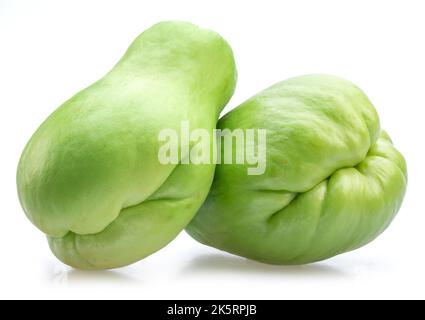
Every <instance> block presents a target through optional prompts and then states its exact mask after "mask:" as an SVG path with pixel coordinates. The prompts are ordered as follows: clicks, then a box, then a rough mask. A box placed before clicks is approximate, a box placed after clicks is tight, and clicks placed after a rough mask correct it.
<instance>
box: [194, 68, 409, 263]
mask: <svg viewBox="0 0 425 320" xmlns="http://www.w3.org/2000/svg"><path fill="white" fill-rule="evenodd" d="M218 127H219V128H221V129H224V128H229V129H235V128H243V129H244V128H246V129H248V128H262V129H267V169H266V172H265V174H264V175H260V176H248V175H247V174H246V172H247V171H246V166H244V165H218V166H217V168H216V174H215V178H214V182H213V185H212V188H211V191H210V194H209V196H208V198H207V200H206V202H205V203H204V204H203V206H202V207H201V209H200V211H199V212H198V214H197V215H196V216H195V218H194V219H193V220H192V222H191V223H190V224H189V226H188V227H187V231H188V233H189V234H190V235H191V236H192V237H193V238H195V239H196V240H198V241H200V242H202V243H204V244H206V245H209V246H213V247H216V248H218V249H221V250H225V251H228V252H230V253H234V254H237V255H240V256H244V257H247V258H251V259H255V260H258V261H262V262H266V263H271V264H304V263H310V262H314V261H318V260H323V259H326V258H329V257H332V256H334V255H337V254H340V253H343V252H346V251H350V250H353V249H356V248H359V247H361V246H363V245H365V244H367V243H368V242H370V241H371V240H373V239H375V238H376V237H377V236H378V235H379V234H380V233H381V232H383V231H384V230H385V228H387V226H388V225H389V224H390V222H391V221H392V220H393V218H394V216H395V215H396V213H397V211H398V209H399V208H400V205H401V202H402V199H403V196H404V193H405V189H406V183H407V173H406V163H405V161H404V159H403V156H402V155H401V154H400V153H399V152H398V151H397V150H396V149H395V148H394V147H393V145H392V143H391V140H390V138H389V137H388V135H387V134H386V133H385V132H383V131H381V130H380V127H379V119H378V115H377V113H376V111H375V109H374V107H373V106H372V104H371V103H370V101H369V100H368V98H367V97H366V96H365V94H364V93H363V92H362V91H361V90H360V89H359V88H357V87H356V86H355V85H353V84H352V83H350V82H348V81H346V80H343V79H340V78H337V77H333V76H326V75H308V76H302V77H297V78H293V79H289V80H287V81H283V82H281V83H278V84H276V85H274V86H272V87H271V88H268V89H266V90H264V91H262V92H260V93H259V94H257V95H256V96H254V97H253V98H251V99H249V100H248V101H246V102H245V103H243V104H242V105H240V106H239V107H237V108H236V109H234V110H233V111H231V112H229V113H228V114H227V115H225V116H224V117H223V118H222V119H221V120H220V121H219V124H218Z"/></svg>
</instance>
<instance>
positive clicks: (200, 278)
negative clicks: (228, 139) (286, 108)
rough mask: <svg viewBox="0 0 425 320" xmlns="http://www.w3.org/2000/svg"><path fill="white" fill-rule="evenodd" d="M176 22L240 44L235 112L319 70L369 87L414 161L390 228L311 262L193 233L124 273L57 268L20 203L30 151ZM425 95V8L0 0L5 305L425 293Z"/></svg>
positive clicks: (0, 287) (0, 285) (0, 240)
mask: <svg viewBox="0 0 425 320" xmlns="http://www.w3.org/2000/svg"><path fill="white" fill-rule="evenodd" d="M169 19H179V20H187V21H190V22H193V23H196V24H198V25H200V26H202V27H207V28H211V29H213V30H215V31H217V32H219V33H220V34H221V35H222V36H223V37H225V38H226V39H227V40H228V41H229V42H230V44H231V45H232V47H233V50H234V53H235V57H236V61H237V66H238V72H239V82H238V86H237V89H236V93H235V95H234V97H233V99H232V100H231V102H230V103H229V105H228V107H227V108H226V110H229V109H230V108H233V107H235V106H236V105H238V104H239V103H241V102H242V101H244V100H245V99H246V98H248V97H250V96H251V95H253V94H255V93H257V92H258V91H259V90H261V89H264V88H265V87H267V86H269V85H271V84H273V83H275V82H277V81H281V80H284V79H286V78H288V77H292V76H296V75H301V74H306V73H330V74H335V75H339V76H343V77H345V78H347V79H349V80H351V81H353V82H354V83H356V84H357V85H359V86H360V87H361V88H362V89H363V90H364V91H365V92H366V93H367V94H368V95H369V97H370V99H371V100H372V102H373V103H374V104H375V106H376V108H377V110H378V112H379V114H380V116H381V122H382V126H383V127H384V128H385V129H386V130H387V131H388V132H389V133H390V134H391V136H392V137H393V140H394V142H395V144H396V146H397V147H398V148H399V149H400V151H401V152H402V153H403V154H404V155H405V157H406V159H407V163H408V169H409V186H408V192H407V195H406V198H405V202H404V204H403V207H402V209H401V211H400V212H399V215H398V217H397V218H396V220H395V221H394V223H393V224H392V225H391V227H390V228H389V229H388V230H387V231H386V232H385V233H384V234H383V235H382V236H381V237H379V238H378V239H377V240H376V241H374V242H373V243H371V244H370V245H368V246H366V247H365V248H362V249H360V250H357V251H355V252H351V253H347V254H344V255H341V256H339V257H336V258H333V259H330V260H327V261H325V262H321V263H316V264H312V265H307V266H300V267H277V266H268V265H263V264H260V263H256V262H252V261H247V260H245V259H242V258H238V257H235V256H231V255H229V254H225V253H222V252H219V251H217V250H214V249H211V248H207V247H204V246H202V245H200V244H198V243H197V242H195V241H193V240H192V239H191V238H189V237H188V236H187V235H186V234H184V233H182V234H181V235H180V236H179V237H178V238H177V239H176V240H175V241H173V242H172V243H171V244H170V245H169V246H168V247H166V248H165V249H163V250H161V251H160V252H158V253H156V254H154V255H153V256H151V257H149V258H147V259H145V260H143V261H140V262H139V263H137V264H134V265H132V266H130V267H127V268H123V269H119V270H114V271H101V272H82V271H76V270H71V269H70V268H68V267H66V266H64V265H63V264H61V263H60V262H58V261H57V260H56V259H55V258H54V257H53V255H52V254H51V253H50V250H49V249H48V246H47V243H46V240H45V238H44V236H43V234H42V233H41V232H39V231H38V230H37V229H36V228H35V227H33V226H32V225H31V223H30V222H29V221H27V219H26V217H25V215H24V213H23V212H22V210H21V208H20V206H19V203H18V199H17V195H16V186H15V174H16V166H17V163H18V159H19V156H20V153H21V151H22V149H23V147H24V145H25V143H26V142H27V140H28V139H29V137H30V136H31V134H32V133H33V132H34V130H35V129H36V128H37V127H38V125H39V124H40V123H41V122H42V121H43V120H44V119H45V118H46V117H47V116H48V115H49V114H50V113H51V112H52V111H53V110H54V109H55V108H56V107H58V106H59V105H60V104H61V103H62V102H63V101H65V100H66V99H68V98H69V97H71V96H72V95H73V94H74V93H76V92H78V91H79V90H81V89H82V88H84V87H86V86H87V85H89V84H90V83H92V82H94V81H95V80H97V79H98V78H100V77H101V76H103V75H104V74H105V73H106V72H107V71H108V70H109V69H110V68H111V67H112V66H113V65H114V64H115V63H116V62H117V60H118V59H119V58H120V57H121V55H122V54H123V53H124V51H125V50H126V48H127V46H128V45H129V44H130V43H131V41H132V40H133V39H134V38H135V37H136V36H137V35H138V34H139V33H140V32H142V31H143V30H144V29H146V28H148V27H150V26H151V25H152V24H154V23H156V22H158V21H161V20H169ZM424 97H425V5H424V2H423V1H408V0H403V1H390V0H386V1H370V0H368V1H361V0H356V1H341V0H339V1H317V0H316V1H300V0H297V1H265V0H261V1H260V0H258V1H229V0H225V1H219V0H213V1H199V0H198V1H196V0H194V1H158V0H155V1H133V2H131V1H123V0H120V1H115V2H109V1H76V0H74V1H63V2H62V1H41V0H40V1H22V0H21V1H17V0H10V1H9V0H0V113H1V117H0V130H1V132H0V139H1V149H0V150H1V153H0V156H1V157H0V170H1V172H0V174H1V175H0V199H1V202H0V211H1V213H0V214H1V220H0V221H1V222H0V298H144V299H146V298H147V299H157V298H163V299H166V298H173V299H176V298H180V299H185V298H200V299H203V298H211V299H217V298H223V299H227V298H234V299H237V298H240V299H243V298H251V299H283V298H306V299H309V298H425V292H424V286H425V272H424V269H425V268H424V264H425V253H424V252H425V251H424V244H425V231H424V228H425V205H424V202H425V187H424V181H425V169H424V168H425V152H424V141H423V139H424V137H425V125H424V120H423V119H424V115H425V111H424V109H425V105H424V104H425V103H424V101H425V99H424Z"/></svg>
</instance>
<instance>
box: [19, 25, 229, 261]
mask: <svg viewBox="0 0 425 320" xmlns="http://www.w3.org/2000/svg"><path fill="white" fill-rule="evenodd" d="M235 81H236V71H235V64H234V59H233V54H232V51H231V49H230V47H229V46H228V44H227V43H226V42H225V40H224V39H223V38H221V37H220V36H219V35H218V34H216V33H215V32H212V31H209V30H205V29H200V28H198V27H196V26H194V25H192V24H189V23H184V22H163V23H159V24H157V25H155V26H153V27H152V28H150V29H149V30H147V31H145V32H144V33H142V34H141V35H140V36H139V37H138V38H136V40H135V41H134V42H133V43H132V45H131V46H130V47H129V49H128V50H127V52H126V53H125V55H124V57H123V58H122V59H121V60H120V61H119V63H118V64H117V65H116V66H115V67H114V68H113V69H112V70H111V71H110V72H109V73H108V74H107V75H106V76H105V77H103V78H102V79H100V80H99V81H97V82H96V83H94V84H93V85H91V86H90V87H88V88H86V89H84V90H83V91H81V92H79V93H78V94H76V95H75V96H74V97H72V98H71V99H70V100H68V101H66V102H65V103H64V104H63V105H62V106H61V107H60V108H59V109H58V110H57V111H55V112H54V113H53V114H52V115H51V116H50V117H49V118H48V119H47V120H46V121H45V122H44V123H43V124H42V125H41V127H40V128H39V129H38V130H37V131H36V133H35V134H34V136H33V137H32V138H31V140H30V141H29V143H28V145H27V146H26V148H25V150H24V152H23V155H22V158H21V161H20V163H19V168H18V174H17V184H18V192H19V197H20V201H21V204H22V207H23V208H24V210H25V213H26V215H27V216H28V218H29V219H30V220H31V221H32V222H33V223H34V224H35V225H36V226H37V227H38V228H39V229H40V230H42V231H43V232H44V233H46V234H47V236H48V240H49V244H50V247H51V249H52V251H53V253H54V254H55V255H56V256H57V257H58V258H59V259H60V260H62V261H63V262H65V263H66V264H68V265H71V266H73V267H77V268H84V269H99V268H114V267H120V266H124V265H127V264H130V263H132V262H135V261H138V260H140V259H142V258H144V257H146V256H147V255H149V254H151V253H153V252H155V251H157V250H158V249H160V248H161V247H163V246H165V245H166V244H167V243H168V242H169V241H171V240H172V239H173V238H174V237H175V236H176V235H177V234H178V233H179V232H180V231H181V230H182V229H183V228H184V227H185V226H186V224H187V223H188V222H189V221H190V219H191V218H192V216H193V215H194V214H195V212H196V210H197V209H198V208H199V206H200V205H201V204H202V202H203V201H204V199H205V197H206V195H207V193H208V190H209V187H210V184H211V182H212V177H213V173H214V165H197V166H195V165H171V164H170V165H163V164H160V162H159V161H158V150H159V147H160V145H161V142H159V141H158V133H159V131H160V130H162V129H164V128H170V129H174V130H176V131H177V132H180V123H181V121H182V120H188V121H189V122H190V125H191V126H192V127H194V128H203V129H207V130H210V131H212V130H213V129H214V128H215V125H216V121H217V119H218V115H219V113H220V111H221V110H222V108H223V107H224V105H225V104H226V103H227V101H228V100H229V99H230V96H231V95H232V93H233V90H234V86H235ZM162 143H163V142H162Z"/></svg>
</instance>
